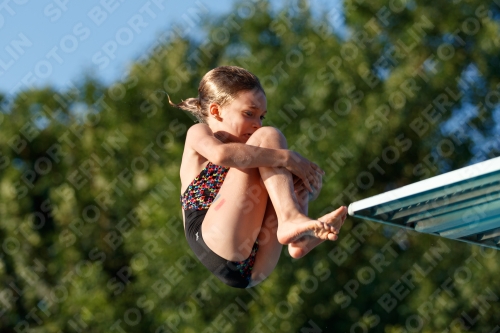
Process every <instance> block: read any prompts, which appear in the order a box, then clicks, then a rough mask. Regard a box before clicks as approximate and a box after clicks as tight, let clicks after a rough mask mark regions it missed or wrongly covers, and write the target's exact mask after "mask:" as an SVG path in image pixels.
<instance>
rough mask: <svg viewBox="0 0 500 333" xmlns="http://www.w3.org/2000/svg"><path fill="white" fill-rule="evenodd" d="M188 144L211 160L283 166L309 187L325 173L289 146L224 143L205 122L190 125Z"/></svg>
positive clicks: (240, 165)
mask: <svg viewBox="0 0 500 333" xmlns="http://www.w3.org/2000/svg"><path fill="white" fill-rule="evenodd" d="M186 144H187V145H189V146H190V147H191V148H192V149H194V150H195V151H196V152H197V153H198V154H200V155H202V156H203V157H205V158H206V159H207V160H209V161H211V162H212V163H214V164H217V165H223V166H225V167H233V168H258V167H284V168H286V169H288V170H289V171H290V172H291V173H292V174H294V175H296V176H298V177H299V178H301V179H302V180H303V181H304V184H305V185H306V187H307V189H308V190H309V191H312V188H311V187H310V183H316V182H317V180H318V175H317V173H319V174H324V172H323V170H321V169H320V167H319V166H318V165H316V164H315V163H313V162H311V161H309V160H307V159H306V158H304V157H302V156H301V155H300V154H298V153H296V152H294V151H291V150H288V149H272V148H263V147H257V146H251V145H247V144H244V143H222V142H221V141H220V140H218V139H217V138H216V137H215V136H214V134H213V132H212V130H211V129H210V127H208V126H207V125H206V124H196V125H193V126H191V127H190V128H189V130H188V132H187V137H186ZM319 178H320V177H319ZM315 185H317V184H315Z"/></svg>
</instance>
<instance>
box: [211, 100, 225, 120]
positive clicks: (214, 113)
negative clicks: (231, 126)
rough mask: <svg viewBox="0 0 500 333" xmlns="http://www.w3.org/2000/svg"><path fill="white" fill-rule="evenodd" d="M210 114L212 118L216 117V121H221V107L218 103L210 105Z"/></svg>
mask: <svg viewBox="0 0 500 333" xmlns="http://www.w3.org/2000/svg"><path fill="white" fill-rule="evenodd" d="M208 113H209V116H210V117H214V118H215V119H217V120H219V121H221V120H222V118H221V113H220V106H219V104H217V103H210V106H209V107H208Z"/></svg>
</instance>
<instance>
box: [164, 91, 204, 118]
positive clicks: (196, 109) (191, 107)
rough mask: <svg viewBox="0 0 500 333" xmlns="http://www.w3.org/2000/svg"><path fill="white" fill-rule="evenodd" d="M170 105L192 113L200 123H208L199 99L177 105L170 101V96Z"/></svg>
mask: <svg viewBox="0 0 500 333" xmlns="http://www.w3.org/2000/svg"><path fill="white" fill-rule="evenodd" d="M167 96H168V95H167ZM168 103H169V104H170V105H172V106H173V107H176V108H178V109H181V110H184V111H188V112H190V113H192V114H193V115H194V116H195V117H196V119H198V122H200V123H206V120H205V116H204V115H203V112H202V110H201V104H200V100H199V99H198V98H188V99H186V100H183V101H182V102H180V103H178V104H175V103H173V102H172V101H171V100H170V96H168Z"/></svg>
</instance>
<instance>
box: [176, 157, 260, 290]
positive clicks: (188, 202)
mask: <svg viewBox="0 0 500 333" xmlns="http://www.w3.org/2000/svg"><path fill="white" fill-rule="evenodd" d="M228 170H229V169H228V168H225V167H222V166H219V165H215V164H213V163H211V162H209V163H208V164H207V166H206V167H205V168H204V169H203V170H202V171H201V172H200V174H199V175H198V176H197V177H196V178H195V179H194V180H193V181H192V182H191V184H190V185H189V186H188V188H187V189H186V191H185V192H184V194H183V195H182V196H181V202H182V209H183V210H184V215H185V221H186V228H185V234H186V239H187V241H188V244H189V246H190V247H191V249H192V250H193V252H194V254H195V255H196V257H197V258H198V259H199V260H200V262H201V263H202V264H203V265H204V266H205V267H206V268H207V269H208V270H209V271H210V272H212V273H213V274H214V275H215V276H216V277H217V278H219V280H221V281H222V282H224V283H225V284H227V285H228V286H231V287H235V288H246V287H248V285H249V284H250V279H251V276H252V268H253V265H254V263H255V256H256V255H257V250H258V248H259V243H258V241H257V240H256V241H255V243H254V245H253V248H252V251H251V253H250V255H249V257H248V258H247V259H245V260H243V261H229V260H226V259H224V258H222V257H221V256H219V255H218V254H217V253H215V252H213V251H212V250H210V248H209V247H208V246H207V244H206V243H205V241H204V240H203V235H202V233H201V225H202V224H203V220H204V219H205V215H206V214H207V212H208V209H209V208H210V206H211V205H212V203H213V202H214V201H215V198H216V196H217V194H218V193H219V190H220V188H221V186H222V183H223V182H224V179H225V177H226V174H227V172H228Z"/></svg>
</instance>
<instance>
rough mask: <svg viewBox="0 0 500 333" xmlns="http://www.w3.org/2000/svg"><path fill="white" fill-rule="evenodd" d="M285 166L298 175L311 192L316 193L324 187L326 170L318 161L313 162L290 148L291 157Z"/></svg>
mask: <svg viewBox="0 0 500 333" xmlns="http://www.w3.org/2000/svg"><path fill="white" fill-rule="evenodd" d="M285 168H286V169H287V170H288V171H290V172H291V173H292V174H293V175H296V176H297V177H298V178H299V179H300V180H301V181H302V182H303V184H304V186H305V188H306V189H307V190H308V191H309V192H311V193H315V192H316V191H318V192H317V193H319V190H320V189H321V187H322V181H321V178H322V176H323V175H324V174H325V172H324V171H323V170H322V169H321V168H320V167H319V166H318V165H317V164H316V163H313V162H311V161H309V160H308V159H307V158H304V157H302V156H301V155H300V154H299V153H297V152H294V151H291V150H290V158H289V160H288V163H287V165H286V166H285ZM295 182H296V180H295ZM313 187H314V189H313ZM317 193H316V196H317Z"/></svg>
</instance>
